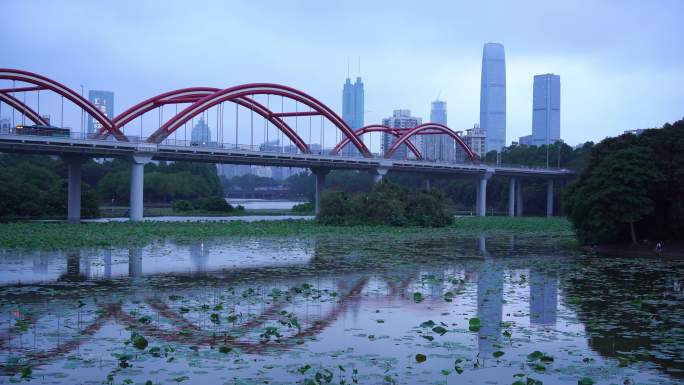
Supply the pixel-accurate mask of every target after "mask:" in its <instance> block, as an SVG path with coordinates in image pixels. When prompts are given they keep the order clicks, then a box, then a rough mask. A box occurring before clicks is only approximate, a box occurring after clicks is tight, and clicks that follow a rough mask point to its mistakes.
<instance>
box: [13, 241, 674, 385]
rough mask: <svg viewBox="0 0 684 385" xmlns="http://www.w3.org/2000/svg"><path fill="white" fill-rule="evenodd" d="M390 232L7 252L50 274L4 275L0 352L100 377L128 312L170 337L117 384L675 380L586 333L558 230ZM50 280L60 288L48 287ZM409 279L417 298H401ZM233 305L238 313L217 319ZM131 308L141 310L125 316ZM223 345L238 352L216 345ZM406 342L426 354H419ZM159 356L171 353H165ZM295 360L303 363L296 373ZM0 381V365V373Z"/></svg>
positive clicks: (75, 379) (64, 375) (18, 268)
mask: <svg viewBox="0 0 684 385" xmlns="http://www.w3.org/2000/svg"><path fill="white" fill-rule="evenodd" d="M389 246H390V247H389V248H388V244H383V242H378V241H376V240H373V241H358V240H356V241H354V240H351V239H341V238H339V237H320V238H310V239H304V240H282V239H275V238H274V239H266V240H263V239H259V240H255V239H249V238H245V239H228V240H226V239H224V240H219V239H216V240H212V241H206V242H198V243H190V244H180V245H176V244H173V243H164V244H155V245H150V246H147V247H144V248H131V249H111V250H81V251H80V252H79V253H52V254H51V253H11V252H5V253H4V254H3V255H2V268H3V270H2V273H0V277H1V278H2V280H3V282H6V283H10V282H17V281H18V279H17V278H18V277H23V279H22V280H24V281H27V280H28V279H29V278H30V279H31V280H34V281H43V282H49V281H55V280H57V279H60V281H59V282H56V285H57V286H54V285H53V284H51V285H53V286H31V285H26V286H21V287H10V286H6V287H5V288H4V289H3V297H4V298H5V299H7V298H10V297H9V295H11V298H12V299H13V301H15V302H16V303H15V304H11V303H9V302H7V301H4V302H3V303H2V305H0V312H1V313H2V314H8V315H9V317H5V318H4V319H0V330H1V332H0V340H2V343H1V344H2V345H1V347H2V356H1V357H0V362H12V360H13V359H16V358H17V357H22V355H24V354H25V353H27V352H45V351H47V352H49V353H50V354H47V355H46V357H45V358H44V359H43V360H42V361H40V363H41V364H42V365H41V367H40V369H35V370H34V377H35V382H37V383H41V381H43V379H44V378H49V379H50V380H51V381H54V382H56V383H65V384H71V383H79V382H82V381H85V380H90V381H92V382H93V383H100V382H102V381H104V379H105V376H106V374H107V373H109V372H110V371H112V370H115V369H116V368H117V364H118V363H117V360H116V358H113V357H112V353H123V352H128V353H133V352H134V349H133V348H132V347H130V346H125V345H124V344H123V341H125V340H127V339H128V338H130V333H131V332H130V327H131V326H133V327H134V329H133V330H138V331H139V332H140V333H141V334H143V335H146V336H147V338H148V340H149V342H150V346H159V347H162V348H163V347H165V346H172V347H173V348H174V349H175V351H174V352H172V353H169V354H168V356H163V357H161V358H156V357H151V356H150V355H148V354H137V358H132V359H131V364H132V365H133V367H132V368H127V369H120V372H117V374H116V377H115V378H116V380H115V382H114V383H122V382H123V380H124V379H125V378H131V379H133V380H134V381H137V382H140V383H144V382H145V381H146V380H148V379H151V380H153V381H154V383H157V382H160V383H169V382H170V383H173V382H172V381H171V379H172V378H178V377H181V376H184V375H187V376H188V377H189V379H187V380H185V381H184V382H183V383H192V384H205V383H234V382H235V380H236V379H240V381H242V382H240V381H237V383H263V382H264V381H269V382H271V383H292V382H294V381H302V380H303V379H304V378H307V377H309V378H311V377H313V374H314V373H315V371H316V370H322V369H321V368H327V369H329V370H331V371H333V372H334V373H335V376H336V377H335V378H336V380H335V381H334V383H339V375H343V376H345V378H346V381H347V383H350V382H351V369H352V368H356V369H357V370H358V373H359V383H363V384H366V383H384V382H385V381H386V378H385V376H391V377H392V378H394V379H396V380H397V381H398V383H421V382H425V383H444V377H443V376H442V374H440V372H441V371H442V370H453V368H454V360H455V359H456V358H461V359H463V360H464V361H463V362H462V363H461V364H460V365H461V366H462V367H463V368H464V372H463V374H461V375H457V374H455V373H451V374H450V377H449V380H448V383H461V382H464V383H473V384H481V383H486V382H498V383H512V382H513V381H515V379H514V377H513V374H516V373H520V372H523V373H526V374H528V375H529V376H530V377H533V378H536V379H539V380H542V381H543V382H544V384H576V383H577V380H578V379H579V378H581V377H584V376H588V377H592V378H594V379H595V380H597V381H598V383H603V382H605V383H611V382H612V383H623V382H624V380H625V379H630V380H636V381H639V383H642V382H649V381H656V380H657V381H663V382H664V383H674V381H673V380H672V379H671V378H669V377H667V376H666V375H665V374H662V373H661V372H659V371H656V370H654V367H653V366H652V365H650V364H637V363H635V364H633V365H632V366H628V367H626V368H619V367H618V365H617V361H616V360H614V359H611V358H607V357H603V356H601V355H599V354H597V353H596V352H595V351H594V350H592V349H591V348H590V344H589V342H590V339H589V338H588V335H587V334H586V325H584V324H583V323H582V322H580V321H579V316H578V314H577V308H575V307H572V306H568V303H569V300H568V299H567V298H564V286H563V283H562V282H563V281H562V280H563V277H566V276H567V275H568V274H571V273H572V272H573V271H575V270H577V269H578V266H581V265H577V264H576V263H575V262H574V260H575V258H574V257H563V256H564V255H568V254H572V252H570V253H569V252H567V251H563V250H562V247H560V246H559V243H558V240H557V239H551V238H549V239H546V240H540V239H536V240H530V239H524V238H515V237H510V236H505V237H492V238H487V239H485V237H470V238H469V237H458V238H456V237H455V238H451V239H440V240H435V241H434V242H428V241H425V240H422V241H420V242H418V241H416V240H406V241H399V242H397V241H396V240H394V241H392V242H391V243H390V245H389ZM436 255H443V257H442V258H438V257H436ZM108 260H110V261H111V263H110V262H107V261H108ZM129 275H130V276H133V277H134V278H133V279H129V278H126V276H129ZM26 277H29V278H26ZM82 277H88V278H91V279H89V280H86V281H79V279H82ZM105 277H112V278H116V277H122V278H121V279H118V278H117V279H113V280H111V281H107V280H105V279H104V278H105ZM667 282H669V281H667ZM667 282H666V283H667ZM667 284H669V283H667ZM60 285H63V286H60ZM671 286H672V287H677V286H676V282H673V285H671ZM41 287H42V288H43V289H41ZM59 287H61V289H60V288H59ZM67 287H70V288H71V291H70V290H69V289H67ZM309 287H312V288H313V289H308V288H309ZM45 288H48V289H47V290H45ZM55 288H57V289H56V290H58V291H59V293H58V294H55V293H54V292H51V290H55ZM294 288H296V290H295V289H294ZM448 292H452V293H454V297H453V300H452V301H451V302H449V301H446V300H445V299H444V298H445V294H446V293H448ZM274 293H278V294H274ZM415 293H421V294H422V298H423V300H422V301H420V302H416V301H414V294H415ZM679 295H681V293H680V294H679ZM286 298H288V299H287V300H286ZM680 298H681V297H680ZM219 305H220V307H219ZM217 309H219V310H217ZM283 312H285V313H283ZM212 313H216V314H217V315H218V317H219V320H220V322H219V323H216V322H214V321H212V317H211V314H212ZM287 314H291V315H294V316H295V317H296V319H297V320H298V321H299V323H300V326H301V329H302V332H301V334H300V335H297V332H296V328H294V327H288V326H286V325H283V324H282V323H279V321H282V320H283V319H284V317H285V316H286V315H287ZM230 315H235V316H236V319H234V320H232V321H229V319H230V318H229V316H230ZM144 317H148V318H149V323H147V324H141V323H140V322H139V321H138V320H139V319H141V318H144ZM474 317H478V318H479V319H480V320H481V325H482V326H481V328H480V330H479V331H478V332H471V331H469V330H468V328H469V319H471V318H474ZM17 319H25V320H27V321H28V322H29V324H30V326H29V327H28V330H27V331H26V332H25V333H19V332H18V331H17V329H16V327H17V326H16V320H17ZM429 320H432V321H433V322H434V323H435V325H443V327H444V328H445V329H447V330H448V332H447V333H446V334H444V335H443V336H440V335H439V334H438V333H436V332H433V331H431V330H430V329H431V328H422V327H420V325H421V323H423V322H426V321H429ZM612 322H615V323H619V320H613V321H612ZM93 325H95V326H93ZM266 326H277V327H278V328H279V329H278V330H279V333H280V334H281V338H282V341H281V343H273V342H270V343H264V342H263V337H260V334H262V333H263V332H264V330H265V329H264V328H265V327H266ZM623 326H624V325H623ZM127 328H128V330H127ZM505 331H507V332H510V333H511V338H510V339H509V338H507V337H505V336H504V335H503V333H504V332H505ZM186 332H187V335H185V334H183V333H186ZM91 333H92V335H91ZM74 341H78V343H75V342H74ZM222 344H227V345H230V346H233V347H235V349H236V350H238V351H241V352H242V353H240V354H238V353H235V352H231V353H229V354H222V353H219V352H218V348H217V347H218V346H221V345H222ZM212 347H213V348H212ZM60 349H61V350H60ZM534 350H539V351H542V352H544V353H545V354H549V355H552V356H553V357H554V359H555V360H554V362H553V363H552V364H550V365H549V369H548V370H547V371H546V372H544V373H537V372H535V371H533V370H532V369H530V367H529V366H528V365H527V364H526V357H527V355H528V354H530V353H531V352H532V351H534ZM497 351H502V352H504V353H505V354H504V355H503V356H502V357H501V359H500V360H499V362H497V360H496V359H494V357H493V355H492V354H493V353H494V352H497ZM417 353H422V354H425V355H427V356H428V360H427V361H426V362H425V363H422V364H417V363H416V362H415V360H414V357H415V354H417ZM38 356H40V354H38ZM169 357H174V359H173V360H171V361H170V362H167V361H168V360H169ZM304 365H311V366H312V369H310V372H309V371H307V372H306V373H305V374H300V373H299V372H298V371H297V369H298V368H301V367H302V366H304ZM338 365H341V366H342V367H344V368H346V371H345V372H341V371H340V369H339V368H338ZM453 377H458V378H456V379H455V378H453ZM6 380H7V381H8V377H0V383H3V381H5V382H7V381H6Z"/></svg>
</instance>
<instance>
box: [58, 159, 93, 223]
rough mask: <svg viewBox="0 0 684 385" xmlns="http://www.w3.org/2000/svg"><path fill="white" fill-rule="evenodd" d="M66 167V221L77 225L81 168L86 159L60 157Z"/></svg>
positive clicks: (79, 213)
mask: <svg viewBox="0 0 684 385" xmlns="http://www.w3.org/2000/svg"><path fill="white" fill-rule="evenodd" d="M62 160H64V163H66V165H67V170H68V173H69V176H68V182H69V184H68V194H67V221H68V222H69V223H79V222H80V221H81V166H83V163H85V162H86V161H87V160H88V158H86V157H82V156H64V157H62Z"/></svg>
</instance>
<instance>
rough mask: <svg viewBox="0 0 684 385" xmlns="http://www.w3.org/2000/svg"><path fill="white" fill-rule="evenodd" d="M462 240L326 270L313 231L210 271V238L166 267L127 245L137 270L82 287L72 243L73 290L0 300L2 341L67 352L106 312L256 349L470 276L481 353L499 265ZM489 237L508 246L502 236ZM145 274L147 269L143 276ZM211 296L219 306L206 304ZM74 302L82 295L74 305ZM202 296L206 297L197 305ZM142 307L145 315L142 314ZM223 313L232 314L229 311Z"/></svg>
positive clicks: (494, 326) (134, 324) (405, 303)
mask: <svg viewBox="0 0 684 385" xmlns="http://www.w3.org/2000/svg"><path fill="white" fill-rule="evenodd" d="M468 242H469V243H470V245H471V246H470V249H469V250H471V251H464V252H462V253H461V256H460V257H459V258H456V259H454V258H450V257H447V258H446V259H445V260H442V261H439V260H438V261H436V262H435V263H432V264H430V263H429V262H425V263H424V264H421V265H420V266H422V267H421V269H420V270H416V269H415V267H411V266H407V267H406V268H403V269H402V268H400V269H393V270H390V271H391V272H392V275H393V276H389V275H388V273H387V271H388V270H387V267H388V266H392V265H396V261H397V259H396V258H392V257H388V259H387V261H385V262H383V261H378V262H377V263H375V264H371V263H369V259H368V257H367V256H366V255H364V254H363V253H361V254H354V255H352V256H351V259H350V261H349V264H348V265H345V263H343V262H342V263H340V264H339V265H340V266H341V268H340V269H338V270H337V271H335V272H334V273H332V272H328V271H330V270H325V267H326V266H328V264H329V260H330V258H333V259H339V258H340V254H333V255H331V254H330V252H329V250H330V249H331V248H332V249H335V250H339V248H338V247H337V245H336V243H335V242H334V241H332V243H328V240H327V239H322V240H319V241H317V242H316V243H315V245H314V248H313V253H314V257H313V258H312V259H310V260H309V262H308V263H301V264H300V265H298V266H297V267H296V268H292V266H288V267H287V268H273V267H268V266H266V267H249V268H241V269H227V270H221V271H213V272H209V271H206V269H204V267H205V266H206V265H207V262H208V260H209V259H210V258H211V246H210V245H207V244H197V245H190V246H189V249H190V253H191V255H192V256H193V257H192V258H193V263H195V268H194V269H193V272H192V273H187V274H184V273H176V274H172V275H171V276H167V275H166V274H151V275H150V274H146V273H145V269H144V264H145V260H146V258H147V257H146V256H145V253H144V252H143V249H141V248H130V249H129V252H128V255H129V260H128V266H129V267H128V273H129V275H130V276H131V277H134V278H136V279H135V280H127V279H114V280H110V279H104V280H95V281H88V286H84V287H81V288H79V282H81V281H84V280H85V279H86V277H84V275H83V274H84V273H87V269H86V270H85V271H84V269H82V267H85V266H87V265H88V264H87V263H82V261H81V256H80V254H79V253H72V254H68V255H67V257H66V260H67V269H66V273H65V274H63V275H62V276H61V278H60V279H61V280H63V281H65V282H67V283H68V285H73V287H72V289H71V290H72V291H71V292H70V291H69V289H67V288H66V287H65V290H64V295H62V296H60V297H59V298H54V297H49V296H45V297H44V298H43V300H42V301H41V300H40V297H41V295H40V294H38V298H36V297H34V296H32V297H31V298H30V300H27V301H26V302H25V303H22V304H21V306H17V305H9V304H7V305H4V306H2V307H1V308H2V310H5V311H17V313H15V314H16V316H15V320H13V321H12V324H11V325H5V326H7V328H4V329H5V330H10V331H11V332H10V333H7V334H5V335H2V336H0V337H1V341H2V342H1V343H0V344H1V345H0V348H2V350H3V351H5V352H7V354H9V355H24V356H25V357H26V360H27V361H26V363H27V364H30V365H41V364H45V363H48V362H50V361H52V360H55V359H59V358H60V357H64V356H65V355H68V354H69V353H70V352H72V351H74V350H75V349H77V348H78V347H79V346H81V345H82V344H84V343H87V342H88V341H90V339H91V338H93V337H94V336H95V335H96V334H97V333H98V332H99V331H100V330H101V329H102V327H103V326H104V325H106V324H108V323H111V322H114V323H116V324H119V325H121V326H122V327H124V328H127V329H129V330H135V331H136V332H138V333H140V334H141V335H144V336H145V337H147V338H152V339H153V340H157V341H160V342H173V343H178V344H183V345H187V346H205V347H216V346H222V345H226V346H230V347H234V348H239V349H240V350H241V351H244V352H246V353H264V352H266V351H270V350H272V349H290V348H292V347H294V346H297V345H298V344H300V343H301V342H302V341H303V340H305V339H306V338H308V337H313V336H316V335H318V334H319V333H322V332H323V331H324V330H326V329H327V328H329V327H330V325H332V324H333V323H335V322H336V321H337V320H338V319H339V318H340V317H341V316H342V315H343V314H346V313H348V312H351V313H352V314H354V313H358V311H359V309H360V306H361V304H362V303H364V304H367V305H368V304H373V306H380V305H382V304H390V303H393V304H394V305H397V304H401V306H402V308H414V309H419V308H420V307H421V306H423V305H420V304H415V303H414V302H413V298H412V293H413V292H415V291H422V292H423V294H424V295H425V297H426V298H425V302H426V305H429V306H431V307H435V308H440V307H447V306H450V305H449V303H448V302H445V301H444V300H443V295H444V293H445V292H446V291H449V290H463V289H465V287H466V286H469V285H476V292H477V315H478V317H479V318H480V319H481V321H482V328H481V329H480V331H479V338H478V349H479V351H480V353H481V354H485V353H489V352H491V351H492V349H493V346H494V345H495V344H496V343H497V341H498V340H499V338H500V337H499V336H500V335H501V321H502V307H503V302H504V301H503V297H504V293H503V280H504V270H503V268H502V267H501V266H499V265H498V264H497V263H496V260H495V259H492V258H491V257H485V258H484V259H483V255H482V254H481V253H480V252H479V249H480V247H481V246H482V242H481V240H480V238H473V239H471V240H469V241H468ZM491 243H495V244H501V245H503V246H506V247H508V246H509V245H510V239H505V240H503V241H497V242H491ZM357 246H358V245H357ZM361 249H363V248H361ZM340 253H345V251H344V250H341V251H340ZM487 254H489V252H488V253H487ZM105 255H106V254H105ZM464 256H466V259H463V257H464ZM111 259H112V258H111V254H110V257H109V258H107V257H105V258H104V261H105V266H103V270H104V272H105V275H107V274H108V273H107V272H108V271H109V272H110V273H111V271H112V268H111V266H109V267H108V266H107V263H111ZM402 259H403V257H399V259H398V260H402ZM107 261H109V262H107ZM419 263H420V262H419ZM333 271H334V270H333ZM198 273H199V274H198ZM395 275H396V276H395ZM143 277H147V278H148V279H146V280H142V278H143ZM425 277H430V279H429V280H428V281H425V282H427V284H425V282H422V281H423V280H424V278H425ZM449 277H460V278H459V279H460V282H461V283H460V284H459V285H460V286H459V287H456V286H453V285H451V284H450V283H448V282H447V281H448V278H449ZM530 277H531V280H530V283H531V286H530V293H531V297H532V298H531V300H530V313H531V318H530V322H531V323H534V322H536V321H534V319H536V318H539V319H541V320H543V321H544V322H547V323H549V324H551V326H553V324H554V323H555V312H556V308H555V306H556V300H555V296H556V290H557V285H556V284H555V279H556V278H554V277H552V276H548V275H547V273H546V272H544V271H535V272H530ZM532 277H537V278H532ZM72 282H73V283H72ZM464 285H465V286H464ZM38 293H41V291H38ZM230 293H232V294H230ZM245 293H248V294H245ZM274 293H278V294H277V295H276V294H274ZM333 293H334V294H333ZM364 293H365V294H364ZM369 293H373V294H372V295H369ZM536 293H542V294H541V297H540V298H539V300H540V301H541V303H543V304H544V306H542V308H539V305H538V304H539V303H540V302H539V301H537V300H536V299H535V298H536V297H537V294H536ZM220 296H226V300H224V301H217V298H219V297H220ZM314 297H318V298H314ZM18 301H19V303H21V301H22V300H21V299H18ZM219 302H221V303H222V309H221V310H214V309H216V308H217V307H216V306H217V305H218V303H219ZM75 303H83V304H84V305H83V306H82V307H76V305H75ZM205 305H206V306H208V307H207V308H204V310H202V308H203V307H204V306H205ZM19 309H20V310H19ZM304 309H306V311H305V310H304ZM312 310H313V312H312ZM19 311H20V313H18V312H19ZM283 311H285V312H286V313H285V314H294V315H295V316H296V318H297V319H298V320H299V323H300V326H301V330H295V329H296V328H284V329H282V331H280V332H279V333H280V334H281V337H278V340H279V341H278V342H275V341H273V340H264V338H262V337H260V335H261V334H262V333H263V331H264V330H265V329H264V328H265V327H266V326H269V325H271V326H272V325H278V326H279V327H281V328H282V325H281V324H279V321H280V320H283V317H285V315H284V314H283V313H282V312H283ZM212 312H215V313H220V317H221V322H220V323H218V324H216V323H213V322H211V318H210V317H209V315H210V314H211V313H212ZM539 312H541V313H542V314H540V316H539V317H537V316H536V315H535V314H536V313H539ZM145 316H147V317H148V319H149V320H150V321H149V322H145V323H141V321H140V320H141V318H143V317H145ZM231 316H235V317H237V318H235V319H233V320H232V321H228V317H231ZM355 318H356V317H355ZM56 319H61V321H60V322H59V324H61V325H67V324H70V325H72V327H75V330H67V329H61V330H57V333H56V334H57V335H58V336H59V337H58V338H57V341H54V339H52V340H51V339H50V338H47V337H45V336H44V335H43V334H44V332H45V331H46V330H47V331H48V332H50V333H54V330H53V329H51V326H50V325H54V324H55V320H56ZM17 320H21V321H22V322H25V323H26V324H28V325H29V327H28V330H27V331H26V332H25V333H21V332H18V331H17V330H16V327H14V325H15V324H16V321H17ZM29 335H38V336H39V338H38V343H37V344H36V348H33V347H32V346H31V345H30V344H26V343H23V342H22V340H23V339H24V338H27V336H29ZM34 338H35V337H34ZM34 343H35V340H34ZM5 361H6V360H5ZM9 369H10V368H8V370H9Z"/></svg>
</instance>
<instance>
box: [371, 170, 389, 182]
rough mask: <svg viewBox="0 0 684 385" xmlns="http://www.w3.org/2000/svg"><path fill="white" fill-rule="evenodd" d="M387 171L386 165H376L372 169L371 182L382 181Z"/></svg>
mask: <svg viewBox="0 0 684 385" xmlns="http://www.w3.org/2000/svg"><path fill="white" fill-rule="evenodd" d="M388 171H389V168H388V167H378V168H376V169H375V170H374V174H373V182H375V183H380V182H382V179H383V178H384V177H385V175H387V172H388Z"/></svg>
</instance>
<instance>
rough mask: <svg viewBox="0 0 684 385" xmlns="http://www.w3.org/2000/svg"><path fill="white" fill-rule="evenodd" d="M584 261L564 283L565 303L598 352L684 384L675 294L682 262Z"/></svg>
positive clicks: (683, 316) (683, 342)
mask: <svg viewBox="0 0 684 385" xmlns="http://www.w3.org/2000/svg"><path fill="white" fill-rule="evenodd" d="M594 258H596V257H594ZM585 262H586V261H582V260H579V261H578V262H577V266H575V269H576V270H575V273H574V274H568V275H567V276H566V277H564V278H563V279H562V280H561V284H562V287H563V290H564V294H565V295H564V300H565V301H566V302H567V305H568V306H569V307H571V308H572V309H574V310H575V311H576V312H577V315H578V317H579V319H580V320H581V321H582V323H584V325H585V327H586V331H587V334H588V335H589V345H590V347H591V348H592V349H594V350H595V351H597V352H598V353H600V354H601V355H603V356H606V357H617V358H619V359H620V360H621V361H622V362H624V363H625V364H627V363H628V362H630V361H631V362H634V361H644V362H650V363H653V364H655V365H656V366H657V367H658V368H659V369H661V370H663V371H664V372H666V373H668V374H669V375H672V376H674V377H676V378H684V362H682V355H681V352H682V350H681V349H682V346H684V334H682V333H681V330H682V325H683V322H684V306H682V300H683V298H682V293H681V292H676V291H675V290H673V288H674V287H676V282H678V281H679V280H680V279H681V278H680V276H681V272H682V271H683V269H684V263H683V262H682V261H663V260H659V259H649V260H644V259H605V260H595V261H592V263H590V264H589V263H585Z"/></svg>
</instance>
